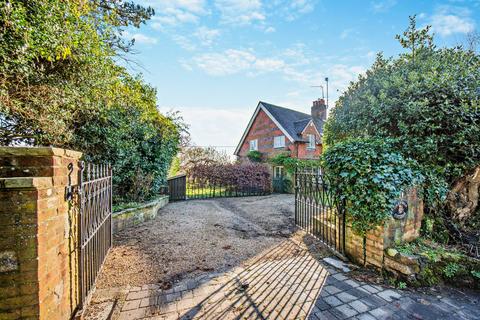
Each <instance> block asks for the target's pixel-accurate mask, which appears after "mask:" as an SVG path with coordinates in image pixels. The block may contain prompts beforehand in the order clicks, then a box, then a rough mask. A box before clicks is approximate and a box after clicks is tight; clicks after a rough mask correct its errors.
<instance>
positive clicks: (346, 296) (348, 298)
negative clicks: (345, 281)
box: [335, 292, 358, 303]
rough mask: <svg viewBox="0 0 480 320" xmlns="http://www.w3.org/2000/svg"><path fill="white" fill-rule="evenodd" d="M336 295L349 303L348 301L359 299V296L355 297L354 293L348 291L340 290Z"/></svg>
mask: <svg viewBox="0 0 480 320" xmlns="http://www.w3.org/2000/svg"><path fill="white" fill-rule="evenodd" d="M335 297H337V298H338V299H340V300H341V301H342V302H344V303H347V302H350V301H353V300H356V299H358V297H355V296H354V295H351V294H349V293H347V292H340V293H338V294H336V295H335Z"/></svg>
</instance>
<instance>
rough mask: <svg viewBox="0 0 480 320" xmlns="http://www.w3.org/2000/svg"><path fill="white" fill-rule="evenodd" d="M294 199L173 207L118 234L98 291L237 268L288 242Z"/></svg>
mask: <svg viewBox="0 0 480 320" xmlns="http://www.w3.org/2000/svg"><path fill="white" fill-rule="evenodd" d="M293 208H294V197H293V195H270V196H262V197H245V198H223V199H222V198H220V199H212V200H192V201H182V202H174V203H170V204H168V205H167V206H166V207H165V208H163V209H162V210H161V211H160V212H159V214H158V216H157V217H156V219H154V220H151V221H147V222H144V223H142V224H140V225H138V226H136V227H134V228H129V229H126V230H123V231H120V232H119V233H117V234H115V235H114V247H113V248H112V251H111V252H110V254H109V255H108V258H107V260H106V262H105V265H104V268H103V272H102V273H101V274H100V276H99V278H98V281H97V288H109V287H123V286H141V285H144V284H151V283H158V284H160V285H161V286H162V287H164V288H169V287H171V286H172V284H173V283H174V282H175V281H178V280H180V279H185V278H187V277H197V276H198V275H200V274H201V273H204V272H211V271H218V272H219V271H223V270H226V269H228V268H231V267H233V266H237V265H238V264H239V263H241V262H242V261H245V260H247V259H248V258H251V257H253V256H255V255H256V254H258V253H259V252H261V251H263V250H265V249H266V248H268V247H272V246H274V245H276V244H278V243H279V242H280V241H282V240H284V239H285V238H286V237H289V236H290V235H291V234H292V232H293V230H294V213H293V210H294V209H293Z"/></svg>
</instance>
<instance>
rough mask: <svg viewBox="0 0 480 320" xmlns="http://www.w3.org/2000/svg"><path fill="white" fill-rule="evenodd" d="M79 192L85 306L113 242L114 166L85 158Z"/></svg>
mask: <svg viewBox="0 0 480 320" xmlns="http://www.w3.org/2000/svg"><path fill="white" fill-rule="evenodd" d="M78 195H79V199H80V202H79V215H78V221H77V222H78V226H79V233H78V237H79V239H78V244H79V270H78V288H79V301H80V306H79V307H80V308H82V306H83V304H84V303H85V302H86V299H87V297H88V294H89V293H90V292H91V290H92V289H93V287H94V285H95V280H96V278H97V275H98V273H99V271H100V269H101V267H102V265H103V262H104V261H105V258H106V257H107V254H108V251H109V250H110V248H111V246H112V168H111V167H110V166H107V165H94V164H90V163H86V164H85V163H83V162H82V163H81V171H80V177H79V189H78Z"/></svg>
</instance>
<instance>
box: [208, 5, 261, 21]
mask: <svg viewBox="0 0 480 320" xmlns="http://www.w3.org/2000/svg"><path fill="white" fill-rule="evenodd" d="M215 7H216V8H217V9H218V10H219V11H220V14H221V20H222V22H223V23H226V24H235V25H247V24H251V23H253V22H259V21H260V22H261V21H264V20H265V14H264V13H263V10H262V3H261V1H260V0H215Z"/></svg>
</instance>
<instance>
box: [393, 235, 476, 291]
mask: <svg viewBox="0 0 480 320" xmlns="http://www.w3.org/2000/svg"><path fill="white" fill-rule="evenodd" d="M396 249H397V250H398V251H399V252H401V253H403V254H407V255H417V256H419V257H420V259H421V261H420V265H421V271H420V274H419V275H418V277H417V279H416V280H415V281H416V282H414V283H412V284H413V285H436V284H439V283H441V282H445V283H449V284H452V285H455V286H468V287H471V288H480V278H479V277H477V276H476V275H478V274H480V261H478V260H477V259H474V258H472V257H469V256H467V255H466V254H465V253H463V252H462V251H459V250H458V249H456V248H455V247H452V246H445V245H439V244H437V243H435V242H433V241H431V240H429V239H425V238H419V239H417V240H416V241H414V242H412V243H406V244H403V245H400V246H397V247H396Z"/></svg>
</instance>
